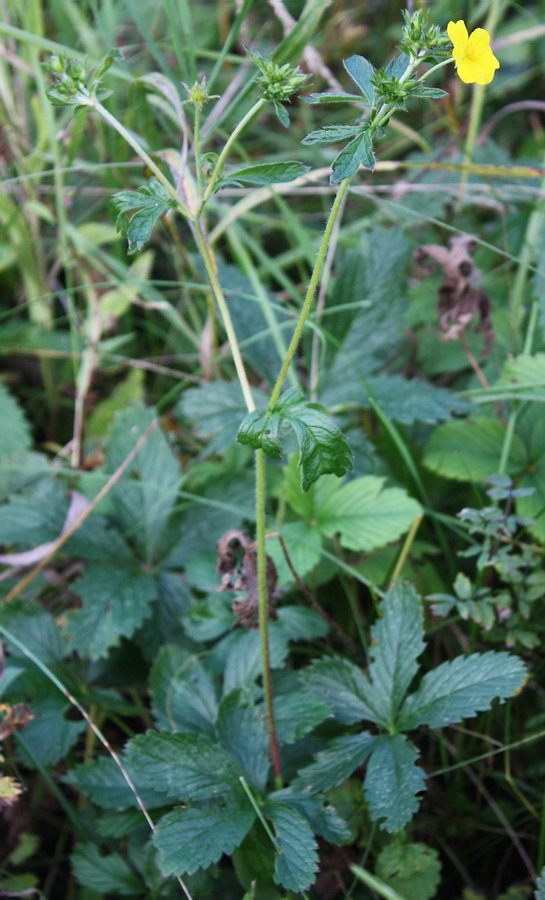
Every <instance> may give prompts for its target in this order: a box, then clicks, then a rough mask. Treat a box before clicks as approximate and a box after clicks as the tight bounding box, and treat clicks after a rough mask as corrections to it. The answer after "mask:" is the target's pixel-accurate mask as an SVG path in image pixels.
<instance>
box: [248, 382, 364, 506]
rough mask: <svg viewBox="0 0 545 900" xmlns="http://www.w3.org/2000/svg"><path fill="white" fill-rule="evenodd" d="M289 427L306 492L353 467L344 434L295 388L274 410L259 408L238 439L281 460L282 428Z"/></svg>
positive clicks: (316, 405) (249, 416)
mask: <svg viewBox="0 0 545 900" xmlns="http://www.w3.org/2000/svg"><path fill="white" fill-rule="evenodd" d="M284 425H287V426H289V427H290V428H291V429H292V430H293V431H294V433H295V436H296V438H297V443H298V445H299V466H300V467H301V484H302V487H303V490H304V491H306V490H308V489H309V487H310V485H311V484H312V483H313V481H316V480H317V479H318V478H319V477H320V476H321V475H326V474H328V473H333V474H335V475H337V476H339V477H340V476H342V475H344V474H345V473H346V472H347V471H349V470H350V469H351V468H352V462H351V451H350V447H349V445H348V442H347V440H346V438H345V437H344V435H343V434H342V432H341V431H339V429H338V428H337V426H336V425H334V424H333V422H332V421H331V419H329V417H328V416H327V415H326V413H325V410H324V408H323V407H322V406H320V404H318V403H307V402H305V401H304V400H303V395H302V394H300V393H299V391H297V390H295V389H290V390H288V391H285V392H284V394H283V395H282V397H281V398H280V401H279V402H278V404H277V405H276V406H275V407H274V409H273V410H272V411H268V410H267V409H258V410H256V411H255V412H252V413H249V414H248V415H247V416H246V417H245V419H243V421H242V424H241V426H240V429H239V432H238V436H237V440H238V441H239V442H240V443H241V444H248V445H249V446H250V447H253V448H254V449H255V450H258V449H262V450H263V451H264V452H265V453H266V454H267V456H270V457H272V458H273V459H280V457H281V456H282V451H281V449H280V439H281V429H282V426H284Z"/></svg>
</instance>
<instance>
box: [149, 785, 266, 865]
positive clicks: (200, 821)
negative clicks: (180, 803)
mask: <svg viewBox="0 0 545 900" xmlns="http://www.w3.org/2000/svg"><path fill="white" fill-rule="evenodd" d="M244 800H246V798H245V795H244V794H242V796H241V798H240V801H241V803H242V802H243V801H244ZM246 804H248V801H247V800H246ZM254 818H255V816H254V812H253V810H252V809H251V808H244V807H243V806H242V805H239V804H237V803H234V802H228V803H225V804H221V803H218V802H214V803H209V804H208V805H207V806H206V807H204V808H199V807H195V806H190V807H188V808H186V809H175V810H174V811H173V812H171V813H168V814H167V815H166V816H163V818H162V819H161V820H160V821H159V823H158V825H157V830H156V832H155V834H154V837H153V843H154V844H155V846H156V847H157V850H158V851H159V869H160V870H161V874H162V875H165V876H167V875H183V874H184V873H187V874H188V875H192V874H193V872H196V871H197V870H198V869H206V868H208V866H211V865H212V863H215V862H217V861H218V860H219V859H220V858H221V856H223V854H224V853H226V854H231V853H232V852H233V850H235V848H236V847H238V846H239V845H240V844H241V843H242V841H243V840H244V838H245V837H246V834H247V833H248V831H249V830H250V828H251V826H252V824H253V821H254Z"/></svg>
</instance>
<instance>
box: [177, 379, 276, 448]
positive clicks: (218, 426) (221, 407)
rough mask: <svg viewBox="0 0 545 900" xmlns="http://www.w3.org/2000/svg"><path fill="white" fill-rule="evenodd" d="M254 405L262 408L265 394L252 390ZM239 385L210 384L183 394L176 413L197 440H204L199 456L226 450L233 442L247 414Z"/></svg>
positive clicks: (229, 382)
mask: <svg viewBox="0 0 545 900" xmlns="http://www.w3.org/2000/svg"><path fill="white" fill-rule="evenodd" d="M252 394H253V398H254V401H255V404H256V406H265V405H266V403H267V395H266V394H265V393H264V392H263V391H260V390H259V389H258V388H253V389H252ZM246 409H247V407H246V403H245V402H244V396H243V394H242V391H241V389H240V385H239V383H238V381H237V382H234V381H211V382H205V383H204V384H201V385H199V387H193V388H189V389H188V390H187V391H184V393H183V394H182V396H181V397H180V400H179V401H178V406H177V412H178V413H179V414H180V415H181V416H182V417H183V418H184V419H185V420H187V421H189V422H191V423H192V424H193V425H194V427H195V434H196V436H197V437H198V438H201V439H203V440H206V446H205V447H204V449H203V451H202V454H201V455H202V456H204V457H206V456H210V455H212V454H213V453H217V452H218V451H219V450H225V449H226V448H227V447H229V446H230V445H231V444H233V443H234V442H235V441H236V437H237V429H238V425H239V422H240V420H241V418H242V417H243V416H244V414H245V412H246Z"/></svg>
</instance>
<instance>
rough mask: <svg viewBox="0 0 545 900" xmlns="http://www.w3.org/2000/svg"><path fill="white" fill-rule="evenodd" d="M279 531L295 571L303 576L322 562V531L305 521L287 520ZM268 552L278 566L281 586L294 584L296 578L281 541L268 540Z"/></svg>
mask: <svg viewBox="0 0 545 900" xmlns="http://www.w3.org/2000/svg"><path fill="white" fill-rule="evenodd" d="M279 531H280V534H281V535H282V537H283V538H284V542H285V544H286V547H287V549H288V553H289V556H290V559H291V562H292V565H293V566H294V568H295V571H296V572H297V574H298V575H299V577H300V578H303V577H304V576H305V575H306V574H307V572H310V571H311V570H312V569H313V568H314V567H315V566H317V565H318V563H319V562H320V559H321V549H322V539H321V537H320V532H319V531H317V530H316V528H313V527H312V525H310V524H309V523H308V522H304V521H303V522H286V523H284V524H282V525H281V527H280V528H279ZM267 554H268V555H269V556H270V557H271V559H272V561H273V562H274V564H275V566H276V573H277V575H278V584H279V586H280V587H285V586H286V585H288V584H292V583H293V582H294V580H295V579H294V577H293V574H292V572H291V569H290V568H289V566H288V564H287V562H286V557H285V556H284V551H283V550H282V547H281V545H280V541H278V540H273V539H271V540H268V541H267Z"/></svg>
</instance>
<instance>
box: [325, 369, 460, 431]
mask: <svg viewBox="0 0 545 900" xmlns="http://www.w3.org/2000/svg"><path fill="white" fill-rule="evenodd" d="M321 397H322V401H323V402H324V403H325V404H327V405H328V406H332V407H335V406H337V405H339V404H342V405H345V404H346V405H348V404H349V405H352V404H357V405H358V406H362V407H363V408H364V409H371V408H372V407H373V402H372V401H373V400H374V401H375V403H378V405H379V406H380V408H381V410H382V412H383V413H385V415H387V416H388V418H389V419H393V421H394V422H402V423H403V424H404V425H412V424H413V422H429V423H434V422H441V421H443V420H445V419H450V418H451V415H452V413H453V412H455V413H467V412H469V411H470V410H471V407H470V405H469V404H468V403H466V402H465V400H462V399H460V398H459V397H458V396H457V395H456V394H455V393H454V392H453V391H449V390H447V388H441V387H436V386H435V385H434V384H427V383H426V382H425V381H420V380H419V379H417V378H411V379H408V378H403V377H402V376H401V375H370V376H368V377H367V376H365V375H364V374H363V373H362V376H361V377H359V378H358V375H357V370H356V371H353V377H352V379H351V380H350V381H349V382H347V383H344V384H341V385H339V384H337V383H335V380H334V379H332V380H331V381H330V380H329V379H327V380H326V381H325V384H324V388H323V391H322V392H321Z"/></svg>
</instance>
